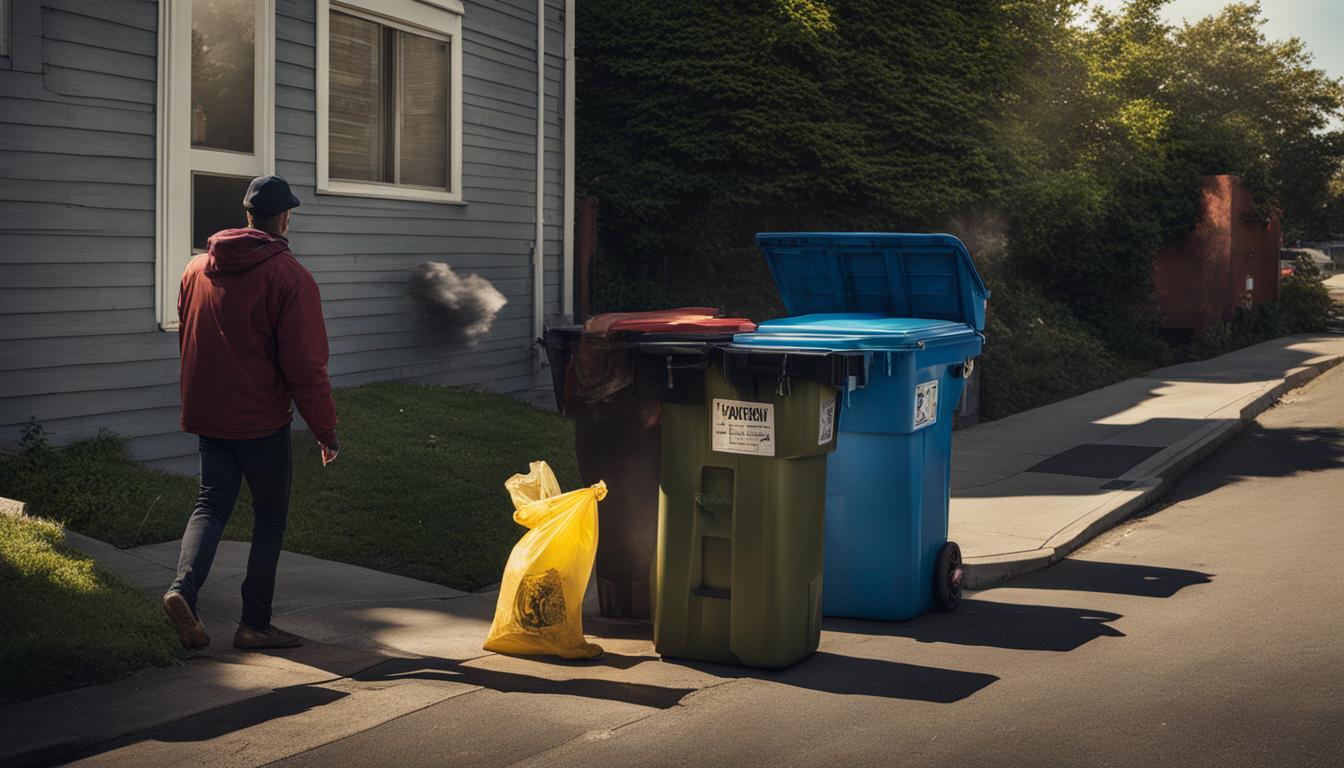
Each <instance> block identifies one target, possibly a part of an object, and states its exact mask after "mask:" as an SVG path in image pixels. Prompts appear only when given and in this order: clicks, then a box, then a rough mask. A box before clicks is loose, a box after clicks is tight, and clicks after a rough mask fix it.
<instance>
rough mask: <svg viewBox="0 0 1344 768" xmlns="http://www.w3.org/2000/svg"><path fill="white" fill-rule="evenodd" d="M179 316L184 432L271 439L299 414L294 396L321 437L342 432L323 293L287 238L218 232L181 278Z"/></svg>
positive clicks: (252, 231) (256, 232) (258, 232)
mask: <svg viewBox="0 0 1344 768" xmlns="http://www.w3.org/2000/svg"><path fill="white" fill-rule="evenodd" d="M177 318H178V320H179V321H180V323H181V330H180V338H179V345H180V348H181V352H182V429H183V430H185V431H187V432H191V433H194V434H197V435H204V436H205V437H217V438H224V439H229V440H248V439H252V438H257V437H265V436H266V435H269V434H271V433H272V432H275V431H276V430H277V429H280V428H281V427H283V426H285V425H286V424H288V423H289V422H290V421H292V420H293V418H294V416H293V411H292V409H291V408H290V400H291V399H292V400H293V401H294V403H295V404H296V405H298V407H299V413H301V414H303V419H304V421H306V422H308V427H309V428H310V429H312V431H313V436H314V437H316V438H317V439H318V441H319V442H321V443H323V444H327V443H329V442H330V441H331V440H332V439H333V438H334V437H335V436H336V405H335V403H334V402H333V401H332V399H331V381H330V380H329V379H328V378H327V328H326V324H325V323H323V321H322V297H321V296H320V295H319V294H318V290H317V283H316V282H315V281H314V280H313V276H312V275H311V274H309V273H308V270H306V269H304V268H303V266H302V265H301V264H299V262H298V260H297V259H295V258H294V255H293V254H292V253H290V252H289V241H288V240H286V239H285V238H283V237H278V236H276V235H270V234H267V233H265V232H262V231H261V230H257V229H226V230H224V231H223V232H219V233H216V234H215V235H214V236H213V237H211V238H210V240H209V250H207V251H206V252H205V253H203V254H201V255H199V256H197V257H196V258H194V259H192V261H191V263H190V264H189V265H187V271H186V272H185V273H184V274H183V275H182V292H181V293H180V294H179V296H178V300H177Z"/></svg>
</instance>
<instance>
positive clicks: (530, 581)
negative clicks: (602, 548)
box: [485, 461, 607, 659]
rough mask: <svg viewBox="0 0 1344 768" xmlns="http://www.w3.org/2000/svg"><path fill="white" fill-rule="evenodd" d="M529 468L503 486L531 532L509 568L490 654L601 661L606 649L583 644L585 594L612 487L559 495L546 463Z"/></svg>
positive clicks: (520, 543)
mask: <svg viewBox="0 0 1344 768" xmlns="http://www.w3.org/2000/svg"><path fill="white" fill-rule="evenodd" d="M529 466H530V468H531V471H530V472H528V473H527V474H526V475H514V476H513V477H511V478H509V479H508V480H507V481H506V482H505V483H504V487H505V488H507V489H508V490H509V495H510V496H512V497H513V506H514V513H513V519H514V521H515V522H517V523H518V524H519V525H521V526H523V527H525V528H528V529H529V530H528V532H527V533H525V534H523V538H521V539H519V540H518V543H517V544H515V545H513V552H512V554H510V555H509V562H508V564H507V565H505V566H504V580H503V581H502V582H501V583H500V585H499V602H498V603H496V605H495V621H494V623H493V624H492V625H491V626H490V634H489V635H488V636H487V637H486V638H485V650H487V651H494V652H496V653H517V654H534V653H550V654H555V655H556V656H560V657H563V658H566V659H591V658H593V657H595V656H600V655H601V654H602V647H601V646H598V645H593V644H592V643H589V642H587V641H586V640H584V639H583V593H584V592H585V591H586V590H587V589H588V576H589V574H591V573H592V571H593V559H594V558H595V557H596V556H597V502H598V501H600V500H602V499H603V498H605V497H606V495H607V486H606V484H605V483H598V484H597V485H594V486H592V487H591V488H580V489H579V490H577V491H570V492H569V493H561V492H560V484H559V483H558V482H556V479H555V473H553V472H552V471H551V468H550V466H548V465H547V464H546V462H544V461H534V462H532V463H531V465H529Z"/></svg>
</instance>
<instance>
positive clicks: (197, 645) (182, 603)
mask: <svg viewBox="0 0 1344 768" xmlns="http://www.w3.org/2000/svg"><path fill="white" fill-rule="evenodd" d="M163 612H164V613H166V614H168V620H169V621H171V622H172V623H173V629H175V630H177V639H178V640H180V641H181V642H182V647H183V648H186V649H187V650H188V651H199V650H201V649H202V648H205V647H206V646H208V645H210V636H209V635H207V634H206V633H205V627H203V626H201V620H200V619H198V618H196V614H194V613H192V612H191V606H190V605H188V604H187V598H185V597H183V596H182V593H181V592H169V593H168V594H166V595H164V596H163Z"/></svg>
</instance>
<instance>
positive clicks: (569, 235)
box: [560, 0, 574, 320]
mask: <svg viewBox="0 0 1344 768" xmlns="http://www.w3.org/2000/svg"><path fill="white" fill-rule="evenodd" d="M564 206H565V209H564V211H562V212H561V213H562V215H563V216H564V222H565V235H564V237H565V244H564V249H565V250H564V259H563V261H562V262H561V268H560V296H561V299H560V303H561V308H560V311H561V313H563V314H564V315H565V316H566V317H568V318H570V319H571V320H572V319H573V318H574V0H565V196H564Z"/></svg>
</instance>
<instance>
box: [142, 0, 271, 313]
mask: <svg viewBox="0 0 1344 768" xmlns="http://www.w3.org/2000/svg"><path fill="white" fill-rule="evenodd" d="M254 2H255V3H256V22H255V23H256V27H255V30H254V39H255V49H254V55H255V57H256V58H255V60H254V65H253V77H254V78H255V82H254V84H253V91H252V94H253V110H252V115H253V118H252V119H253V126H252V130H253V133H252V153H251V154H244V153H241V152H229V151H225V150H218V149H206V148H203V147H193V146H191V2H190V0H173V1H172V2H169V1H168V0H164V1H163V2H160V3H159V30H160V31H159V84H158V107H157V109H158V114H157V120H158V139H157V141H158V151H157V161H158V162H157V165H158V184H157V187H156V195H155V197H156V200H155V207H154V211H155V214H154V215H155V260H156V262H157V264H156V270H155V272H156V275H157V278H158V290H156V291H155V302H154V304H155V313H156V314H157V316H158V321H159V327H160V328H162V329H163V330H165V331H172V330H176V329H177V326H178V321H177V294H178V290H179V288H180V287H181V283H182V272H183V271H185V270H186V268H187V264H188V263H189V262H190V261H191V258H192V255H193V254H192V251H191V227H192V211H191V205H192V184H191V176H192V174H193V173H208V174H213V175H219V176H237V177H239V178H248V179H251V178H253V177H255V176H263V175H267V174H272V173H275V0H254ZM242 204H243V201H242V200H241V199H240V200H239V201H238V207H239V209H240V210H241V209H242Z"/></svg>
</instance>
